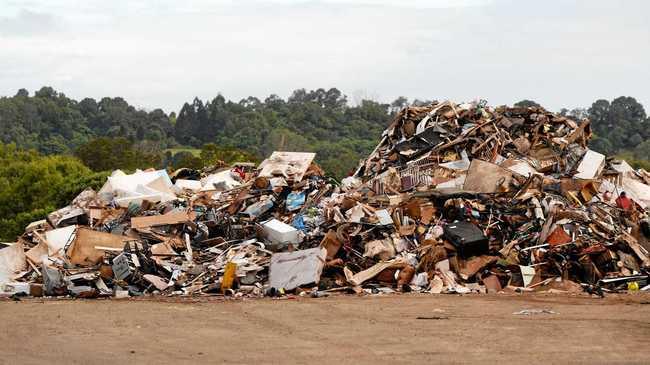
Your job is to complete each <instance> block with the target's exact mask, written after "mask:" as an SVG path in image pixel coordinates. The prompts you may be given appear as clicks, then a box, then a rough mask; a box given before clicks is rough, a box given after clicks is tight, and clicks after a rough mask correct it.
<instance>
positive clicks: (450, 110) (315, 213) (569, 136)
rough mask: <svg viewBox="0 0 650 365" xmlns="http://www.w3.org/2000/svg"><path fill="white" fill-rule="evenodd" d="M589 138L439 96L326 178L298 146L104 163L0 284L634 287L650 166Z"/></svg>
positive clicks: (7, 289)
mask: <svg viewBox="0 0 650 365" xmlns="http://www.w3.org/2000/svg"><path fill="white" fill-rule="evenodd" d="M590 134H591V132H590V128H589V121H588V120H583V121H575V120H571V119H569V118H566V117H563V116H560V115H557V114H553V113H549V112H547V111H545V110H544V109H542V108H508V107H499V108H496V109H494V108H490V107H488V106H486V105H485V104H483V103H472V104H454V103H451V102H443V103H434V104H432V105H430V106H425V107H408V108H405V109H404V110H402V111H401V112H400V113H399V114H398V115H397V116H396V117H395V119H394V120H393V122H392V123H391V125H390V126H389V128H388V129H387V130H386V131H385V132H384V134H383V136H382V138H381V141H380V143H379V145H378V146H377V148H376V149H375V150H374V151H373V152H372V154H371V155H370V156H369V157H368V159H367V160H365V161H363V162H362V163H361V164H360V166H359V168H358V170H357V172H356V173H355V175H354V176H351V177H348V178H345V179H344V180H343V181H342V182H341V184H337V183H335V182H334V181H332V180H328V179H327V178H326V177H325V176H324V174H323V171H321V169H320V168H319V167H318V166H317V165H316V164H315V163H314V162H313V160H314V157H315V155H314V154H313V153H295V152H274V153H273V154H272V155H271V156H270V157H269V158H268V159H267V160H265V161H264V162H262V164H260V166H258V167H257V168H255V167H254V166H250V165H249V164H237V165H236V166H233V167H231V168H225V169H221V170H214V171H208V170H206V171H202V172H198V171H190V170H182V171H178V172H176V173H174V174H172V177H171V178H170V176H169V175H168V174H167V172H166V171H138V172H136V173H134V174H131V175H125V174H124V173H122V172H120V171H116V172H115V173H113V175H112V176H110V177H109V178H108V181H107V182H106V184H105V185H104V187H103V188H102V189H101V190H100V191H98V192H95V191H92V190H86V191H84V192H82V193H81V194H80V195H79V196H78V197H77V198H76V199H74V201H73V202H72V203H71V205H70V206H68V207H65V208H62V209H60V210H58V211H56V212H53V213H51V214H50V215H49V216H48V218H47V220H43V221H39V222H34V223H33V224H30V225H29V226H28V227H27V229H26V232H25V234H24V235H23V236H21V237H20V238H19V240H18V242H16V243H15V244H13V245H10V246H9V247H7V248H4V249H2V250H0V285H2V286H1V287H0V291H2V292H4V293H6V294H20V293H25V294H31V295H51V296H56V295H73V296H80V297H96V296H117V297H123V296H134V295H143V294H148V293H156V294H161V295H222V294H231V295H237V296H242V295H247V296H262V295H281V294H283V293H289V292H294V293H301V294H302V293H310V294H311V295H314V296H321V295H327V293H331V292H337V291H339V292H356V293H363V292H366V293H378V292H393V291H411V290H413V291H425V292H431V293H443V292H444V293H469V292H498V291H502V290H506V291H510V290H516V291H532V290H554V291H570V292H573V291H580V292H581V291H583V290H587V291H589V292H593V293H602V292H603V291H615V290H628V289H638V288H640V289H642V290H643V289H645V290H647V289H648V288H650V287H649V286H648V271H647V270H648V268H649V267H650V258H649V254H648V248H650V245H648V241H647V238H646V237H647V236H648V235H650V226H649V225H648V221H647V217H646V213H645V212H646V205H647V204H648V203H650V186H648V185H647V184H648V183H650V174H648V173H647V172H645V171H643V170H639V171H635V170H634V169H632V168H631V167H630V166H629V165H628V164H627V163H625V162H624V161H616V160H613V159H607V158H606V157H605V156H604V155H602V154H599V153H597V152H595V151H591V150H589V149H588V147H587V142H588V140H589V138H590ZM623 192H625V194H624V193H623Z"/></svg>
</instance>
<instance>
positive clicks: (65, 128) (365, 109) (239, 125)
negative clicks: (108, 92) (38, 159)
mask: <svg viewBox="0 0 650 365" xmlns="http://www.w3.org/2000/svg"><path fill="white" fill-rule="evenodd" d="M424 103H427V101H418V100H415V101H413V102H412V103H411V104H424ZM408 104H409V101H408V100H407V99H406V98H404V97H400V98H397V99H396V100H395V101H393V102H392V103H381V102H377V101H372V100H362V101H361V102H360V103H358V104H357V105H350V103H348V100H347V98H346V96H345V95H343V94H342V93H341V91H339V90H338V89H336V88H331V89H316V90H311V91H307V90H305V89H298V90H295V91H294V92H293V93H292V94H291V95H290V96H289V97H288V98H286V99H283V98H281V97H279V96H277V95H270V96H268V97H267V98H265V99H263V100H262V99H258V98H256V97H252V96H251V97H248V98H245V99H242V100H240V101H237V102H236V101H232V100H227V99H226V98H225V97H224V96H222V95H217V96H216V97H214V98H213V99H211V100H201V99H199V98H195V99H194V100H192V102H186V103H184V104H183V105H182V106H181V108H180V111H179V112H178V115H177V114H176V113H175V112H172V113H170V114H167V113H165V112H164V111H163V110H162V109H154V110H151V111H146V110H142V109H138V108H136V107H134V106H132V105H130V104H129V103H128V102H127V101H125V100H124V99H123V98H121V97H114V98H109V97H105V98H102V99H101V100H99V101H97V100H94V99H92V98H84V99H82V100H81V101H77V100H74V99H71V98H68V97H67V96H66V95H65V94H63V93H61V92H57V91H56V90H54V89H52V88H51V87H43V88H41V89H40V90H38V91H36V92H35V93H33V94H32V95H30V94H29V92H28V91H27V90H25V89H21V90H19V91H18V92H17V93H16V95H14V96H12V97H2V98H0V141H1V142H3V143H15V144H16V145H17V146H18V147H20V148H23V149H35V150H37V151H38V152H40V153H42V154H44V155H55V154H67V155H77V156H78V157H80V158H81V159H82V161H84V162H85V163H86V164H87V165H88V166H90V167H91V168H92V169H93V170H95V171H102V170H107V169H114V168H123V169H133V168H135V167H142V166H145V165H146V166H155V167H179V166H181V165H184V164H185V165H188V164H189V165H191V166H192V167H198V166H200V165H201V164H202V163H203V160H201V159H200V158H199V156H197V155H198V154H200V149H202V148H204V146H207V149H208V150H210V149H212V150H214V149H215V148H217V149H219V150H220V153H221V154H222V155H230V156H233V155H236V156H237V157H241V158H244V159H246V160H260V159H263V158H264V157H266V156H268V155H269V154H270V153H271V152H272V151H274V150H295V151H311V152H316V153H317V156H318V157H317V158H318V162H319V163H320V164H321V165H322V166H323V168H324V169H325V170H326V171H328V172H329V173H331V174H332V175H334V176H337V177H342V176H345V175H346V174H347V173H348V172H349V171H350V170H351V169H353V168H354V167H355V166H356V164H357V163H358V161H359V160H360V159H362V158H364V157H365V156H366V155H367V154H368V153H369V152H370V151H371V150H372V149H373V148H374V146H375V144H376V143H377V140H378V138H379V137H380V135H381V133H382V131H383V130H384V128H385V127H386V126H387V124H388V122H389V121H390V119H391V118H392V116H393V115H394V113H396V112H397V111H399V110H400V109H401V108H402V107H404V106H406V105H408ZM516 105H520V106H529V105H538V104H537V103H536V102H534V101H531V100H522V101H521V102H519V103H517V104H516ZM559 112H560V113H562V114H564V115H569V116H572V117H574V118H576V119H581V118H585V117H588V118H590V119H591V120H592V123H593V130H594V134H595V138H594V139H593V141H592V142H591V146H592V148H594V149H595V150H598V151H600V152H603V153H606V154H608V155H615V154H623V155H625V156H626V157H627V158H631V159H633V160H648V159H650V140H648V137H649V136H650V129H649V128H646V126H647V125H649V124H648V123H649V122H650V120H649V118H648V116H647V115H646V112H645V109H644V107H643V105H641V104H640V103H639V102H638V101H636V100H635V99H634V98H632V97H624V96H621V97H619V98H616V99H614V100H612V101H608V100H596V101H595V102H594V103H593V104H592V105H591V106H590V107H588V108H582V107H578V108H573V109H562V110H561V111H559ZM188 149H190V150H188ZM191 149H194V151H191Z"/></svg>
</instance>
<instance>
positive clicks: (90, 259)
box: [67, 227, 133, 265]
mask: <svg viewBox="0 0 650 365" xmlns="http://www.w3.org/2000/svg"><path fill="white" fill-rule="evenodd" d="M132 240H133V238H131V237H127V236H119V235H116V234H110V233H105V232H98V231H93V230H91V229H88V228H84V227H80V228H79V229H78V230H77V236H76V237H75V239H74V241H73V242H72V245H70V248H68V252H67V254H68V257H69V258H70V262H71V263H73V264H75V265H95V264H97V263H99V262H100V261H101V259H102V258H103V257H104V250H101V249H97V248H96V247H108V248H124V244H125V243H126V242H127V241H132Z"/></svg>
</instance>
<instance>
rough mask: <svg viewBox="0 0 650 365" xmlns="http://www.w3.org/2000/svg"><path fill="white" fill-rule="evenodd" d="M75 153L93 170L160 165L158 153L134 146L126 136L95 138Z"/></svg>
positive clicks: (129, 168)
mask: <svg viewBox="0 0 650 365" xmlns="http://www.w3.org/2000/svg"><path fill="white" fill-rule="evenodd" d="M75 155H76V156H77V157H78V158H79V159H80V160H81V161H83V163H84V164H85V165H86V166H88V167H90V168H91V169H92V170H94V171H109V170H115V169H122V170H127V171H132V170H135V169H137V168H141V169H145V168H149V167H160V166H161V156H160V154H159V153H147V152H145V151H142V150H140V149H137V148H135V146H134V144H133V143H132V142H130V141H129V140H127V139H126V138H121V137H120V138H108V137H101V138H95V139H93V140H91V141H89V142H88V143H85V144H84V145H82V146H81V147H79V148H78V149H77V151H76V152H75Z"/></svg>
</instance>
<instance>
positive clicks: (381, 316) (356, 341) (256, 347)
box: [0, 294, 650, 364]
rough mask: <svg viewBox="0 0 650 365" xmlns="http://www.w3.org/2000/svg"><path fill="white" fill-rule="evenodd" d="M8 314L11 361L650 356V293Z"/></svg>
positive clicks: (6, 354)
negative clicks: (526, 311) (530, 312)
mask: <svg viewBox="0 0 650 365" xmlns="http://www.w3.org/2000/svg"><path fill="white" fill-rule="evenodd" d="M522 309H548V310H551V311H554V312H556V313H555V314H534V315H529V316H524V315H514V314H513V312H517V311H520V310H522ZM0 321H1V322H0V323H1V330H0V363H3V364H4V363H6V364H55V363H65V364H97V363H147V364H154V363H164V364H178V363H234V364H255V363H257V364H262V363H264V364H267V363H274V364H288V363H300V364H380V363H381V364H395V363H431V362H433V363H482V364H491V363H497V362H498V363H517V364H522V363H524V364H542V363H543V364H554V363H572V364H576V363H588V364H648V363H650V349H649V347H648V344H649V343H650V295H648V294H638V295H625V296H613V295H611V296H609V297H608V298H605V299H597V298H590V297H586V296H567V295H541V294H525V295H470V296H452V295H385V296H365V297H354V296H335V297H328V298H319V299H311V298H294V299H261V300H224V299H198V300H197V299H180V300H179V299H173V300H165V299H145V300H142V299H139V300H132V299H131V300H37V299H26V300H22V301H20V302H13V301H11V300H1V301H0Z"/></svg>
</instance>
